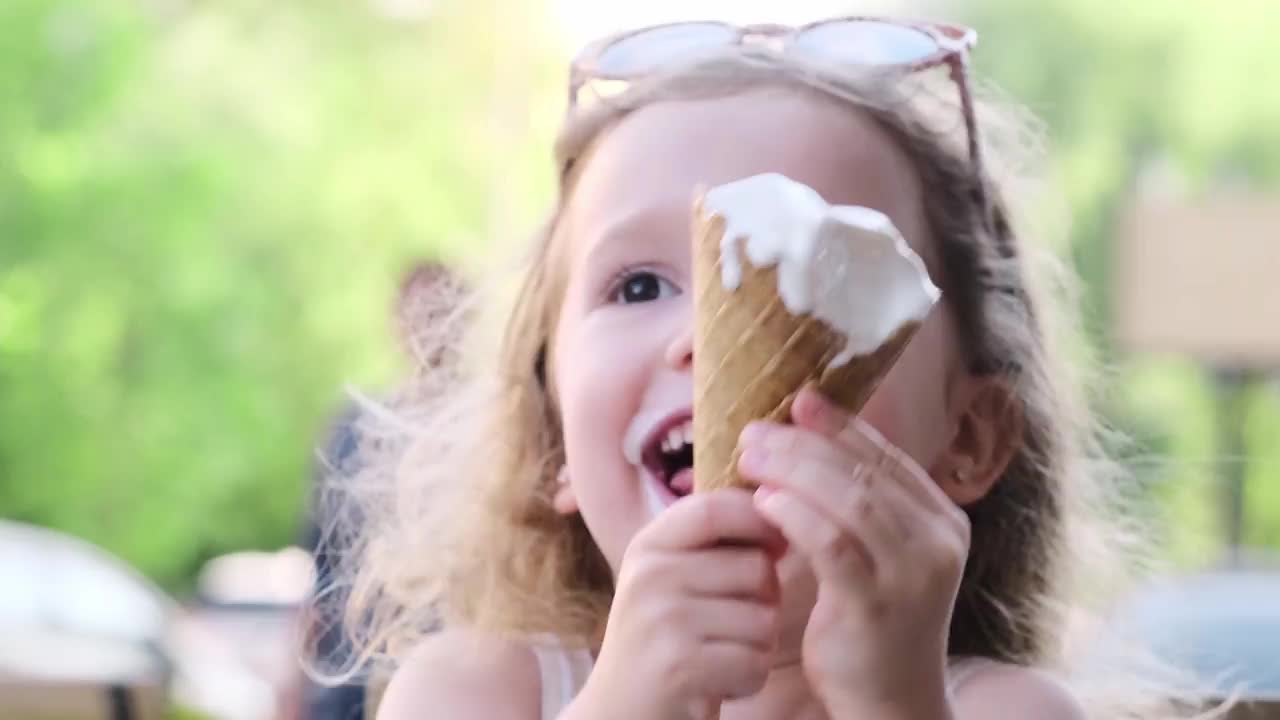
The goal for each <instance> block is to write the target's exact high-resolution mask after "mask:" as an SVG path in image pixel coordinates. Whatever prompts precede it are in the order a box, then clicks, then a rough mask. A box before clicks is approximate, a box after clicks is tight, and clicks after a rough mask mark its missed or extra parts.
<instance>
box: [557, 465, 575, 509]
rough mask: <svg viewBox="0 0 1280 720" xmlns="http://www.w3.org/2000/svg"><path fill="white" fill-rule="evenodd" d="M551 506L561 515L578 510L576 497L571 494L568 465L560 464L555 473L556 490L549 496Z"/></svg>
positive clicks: (571, 485) (571, 486) (571, 487)
mask: <svg viewBox="0 0 1280 720" xmlns="http://www.w3.org/2000/svg"><path fill="white" fill-rule="evenodd" d="M551 506H552V507H554V508H555V510H556V512H558V513H560V514H561V515H572V514H574V513H576V512H578V498H577V496H575V495H574V494H573V484H572V483H570V482H569V466H568V465H561V466H560V472H559V473H557V474H556V491H555V495H553V496H552V497H551Z"/></svg>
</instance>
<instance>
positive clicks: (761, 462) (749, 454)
mask: <svg viewBox="0 0 1280 720" xmlns="http://www.w3.org/2000/svg"><path fill="white" fill-rule="evenodd" d="M738 462H739V463H740V464H741V466H742V469H743V470H745V471H746V472H748V473H753V472H760V471H762V470H764V468H765V466H766V465H767V464H768V463H769V452H768V451H767V450H765V449H764V448H763V447H760V446H759V445H751V446H748V447H747V448H746V449H744V450H743V451H742V459H741V460H739V461H738Z"/></svg>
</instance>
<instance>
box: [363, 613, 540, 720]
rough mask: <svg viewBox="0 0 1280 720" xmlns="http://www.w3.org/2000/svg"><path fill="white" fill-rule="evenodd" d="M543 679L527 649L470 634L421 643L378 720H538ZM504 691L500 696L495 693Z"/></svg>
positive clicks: (443, 634)
mask: <svg viewBox="0 0 1280 720" xmlns="http://www.w3.org/2000/svg"><path fill="white" fill-rule="evenodd" d="M540 685H541V679H540V675H539V669H538V661H537V658H536V656H535V655H534V652H533V650H532V649H531V648H530V646H529V645H527V644H524V643H520V642H515V641H510V640H503V639H500V638H496V637H492V636H488V635H484V634H482V633H478V632H474V631H470V630H466V629H449V630H442V631H440V632H438V633H434V634H432V635H430V636H429V637H427V638H426V639H425V640H423V641H422V642H421V643H420V644H419V645H418V646H417V647H416V648H414V650H413V651H412V652H411V653H409V655H408V656H406V657H405V659H404V661H403V662H402V663H401V664H400V667H399V668H397V670H396V671H395V673H394V674H393V675H392V676H391V681H390V683H388V685H387V689H386V692H385V693H384V694H383V696H382V700H381V702H380V703H379V705H378V715H377V717H378V720H402V719H404V720H408V719H410V718H413V719H415V720H416V719H417V718H421V717H424V716H425V715H424V713H426V714H429V715H430V716H433V717H434V716H437V715H438V716H441V717H484V718H496V719H499V720H538V717H539V708H540V698H541V687H540ZM495 688H500V689H501V691H500V692H495Z"/></svg>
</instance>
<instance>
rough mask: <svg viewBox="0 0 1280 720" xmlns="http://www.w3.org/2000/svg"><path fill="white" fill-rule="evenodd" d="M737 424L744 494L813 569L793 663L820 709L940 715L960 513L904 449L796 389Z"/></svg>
mask: <svg viewBox="0 0 1280 720" xmlns="http://www.w3.org/2000/svg"><path fill="white" fill-rule="evenodd" d="M792 417H793V419H794V421H795V423H796V425H795V426H783V425H778V424H770V423H758V424H754V425H753V426H749V427H748V428H747V430H746V431H745V432H744V433H743V437H742V441H741V442H742V447H743V451H744V452H743V457H742V461H741V463H740V470H741V472H742V474H743V475H744V476H746V477H750V478H752V479H754V480H756V481H757V482H759V483H761V490H759V491H758V492H757V494H756V504H757V506H758V507H759V508H760V511H761V513H762V514H763V515H764V516H765V517H767V518H768V519H769V520H770V521H771V522H772V523H774V524H775V525H777V526H778V528H779V529H780V530H781V531H782V534H783V535H784V536H786V538H787V540H788V542H789V543H790V545H791V547H793V548H795V550H796V551H797V552H799V553H801V554H802V555H804V556H806V557H807V558H808V560H809V562H810V565H811V566H812V568H813V571H814V574H815V575H816V576H817V579H818V596H817V602H816V604H815V606H814V608H813V611H812V613H811V614H810V616H809V623H808V625H807V627H806V629H805V635H804V641H803V658H804V668H805V673H806V675H807V677H808V678H809V681H810V683H811V684H812V685H813V688H814V691H815V692H816V693H817V694H818V696H819V697H820V698H821V700H822V701H823V703H824V704H825V705H826V707H827V710H828V713H829V714H830V715H831V716H832V717H882V718H890V717H894V718H896V717H946V712H947V709H946V708H947V705H946V696H945V690H944V687H945V680H944V673H945V667H946V645H947V633H948V628H949V626H950V621H951V612H952V608H953V606H954V604H955V598H956V593H957V591H958V589H959V586H960V577H961V574H962V572H963V569H964V563H965V559H966V557H967V555H968V548H969V523H968V518H967V517H966V516H965V514H964V512H962V511H961V510H960V509H959V508H958V507H956V505H955V504H954V503H952V502H951V500H950V499H949V498H948V497H947V496H946V495H945V494H943V492H942V490H941V489H940V488H939V487H938V486H937V484H936V483H934V481H933V480H932V479H931V478H930V477H929V476H928V474H927V473H926V472H925V471H924V470H923V469H922V468H920V467H919V465H917V464H916V463H915V462H914V461H913V460H912V459H911V458H909V457H907V456H906V454H905V453H903V452H902V451H900V450H898V449H897V448H894V447H893V446H891V445H890V444H889V443H888V442H887V441H886V440H885V439H884V438H883V437H881V436H880V434H879V433H877V432H876V431H875V430H874V429H872V428H871V427H870V426H869V425H867V424H866V423H865V422H863V421H861V420H859V419H857V418H855V417H853V416H851V415H850V414H848V413H846V412H844V411H843V410H841V409H840V408H838V407H836V406H834V405H833V404H831V403H830V402H828V401H826V400H825V399H824V398H822V397H821V396H820V395H819V394H818V393H817V392H816V391H815V390H813V389H812V388H806V389H805V390H804V391H803V392H801V394H800V395H799V396H798V397H797V398H796V401H795V403H794V405H793V408H792Z"/></svg>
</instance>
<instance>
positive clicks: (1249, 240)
mask: <svg viewBox="0 0 1280 720" xmlns="http://www.w3.org/2000/svg"><path fill="white" fill-rule="evenodd" d="M1278 236H1280V195H1265V194H1258V193H1250V192H1242V191H1237V190H1220V191H1218V192H1216V193H1210V194H1208V195H1206V196H1202V197H1197V198H1186V197H1170V196H1165V197H1139V198H1137V201H1136V202H1135V204H1134V205H1133V207H1131V208H1130V211H1129V213H1128V216H1127V217H1126V218H1125V222H1124V224H1123V227H1122V228H1121V231H1120V234H1119V238H1118V242H1117V244H1116V256H1115V268H1114V272H1113V274H1112V281H1113V291H1114V297H1115V327H1114V330H1115V334H1116V338H1117V341H1118V343H1119V345H1120V346H1121V347H1123V348H1124V349H1126V350H1130V351H1136V352H1150V353H1173V354H1178V355H1182V356H1185V357H1191V358H1194V359H1195V360H1197V361H1199V362H1200V363H1201V364H1203V365H1204V366H1205V367H1206V368H1208V369H1209V370H1211V371H1212V372H1213V374H1214V379H1215V388H1214V389H1215V393H1216V395H1217V415H1218V417H1217V418H1216V421H1217V424H1218V430H1217V432H1218V443H1219V444H1218V450H1217V454H1218V456H1219V460H1220V462H1219V463H1218V464H1217V465H1218V467H1219V468H1220V475H1219V481H1220V483H1221V485H1220V487H1221V491H1222V492H1221V495H1220V498H1221V503H1222V517H1223V520H1224V523H1223V525H1224V527H1223V529H1224V536H1225V537H1224V538H1223V539H1224V541H1225V542H1226V543H1228V544H1229V545H1228V548H1227V551H1228V562H1230V563H1231V564H1232V565H1237V564H1238V563H1239V562H1240V560H1241V553H1242V546H1243V544H1244V542H1245V539H1244V538H1245V535H1246V527H1245V507H1246V506H1245V502H1246V500H1247V497H1246V484H1247V483H1246V480H1247V477H1248V473H1247V469H1248V465H1247V460H1248V454H1249V448H1248V446H1247V442H1246V437H1245V424H1246V420H1247V418H1246V415H1247V412H1248V407H1247V405H1248V399H1249V396H1250V389H1251V387H1253V386H1254V385H1255V384H1256V382H1257V381H1258V380H1259V379H1260V378H1261V377H1262V376H1263V375H1264V374H1265V373H1267V372H1274V371H1275V370H1277V369H1280V323H1278V320H1280V284H1278V283H1277V282H1276V279H1277V277H1280V246H1278V245H1277V237H1278Z"/></svg>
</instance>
